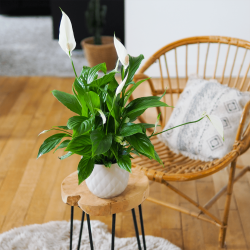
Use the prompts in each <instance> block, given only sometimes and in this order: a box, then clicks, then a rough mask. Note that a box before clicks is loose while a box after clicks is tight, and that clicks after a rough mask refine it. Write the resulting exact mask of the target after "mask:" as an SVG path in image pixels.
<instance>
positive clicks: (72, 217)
mask: <svg viewBox="0 0 250 250" xmlns="http://www.w3.org/2000/svg"><path fill="white" fill-rule="evenodd" d="M73 219H74V206H71V218H70V242H69V249H70V250H72V237H73Z"/></svg>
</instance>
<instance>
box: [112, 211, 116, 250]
mask: <svg viewBox="0 0 250 250" xmlns="http://www.w3.org/2000/svg"><path fill="white" fill-rule="evenodd" d="M115 219H116V214H113V215H112V239H111V250H114V249H115Z"/></svg>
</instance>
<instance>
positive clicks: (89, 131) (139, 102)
mask: <svg viewBox="0 0 250 250" xmlns="http://www.w3.org/2000/svg"><path fill="white" fill-rule="evenodd" d="M62 13H63V16H62V21H61V25H60V36H59V44H60V46H61V47H62V49H63V50H64V51H65V52H66V53H67V54H68V55H69V57H70V59H71V51H72V50H73V49H74V48H75V43H74V34H73V30H72V26H71V22H70V20H69V18H68V17H67V15H66V14H65V13H64V12H62ZM114 45H115V48H116V51H117V54H118V57H119V60H120V62H121V63H122V68H121V78H122V81H121V83H120V84H118V82H117V80H116V78H115V74H116V73H118V71H117V68H116V69H114V70H112V71H111V72H109V73H107V68H106V65H105V63H101V64H98V65H96V66H94V67H92V68H90V67H86V66H84V67H83V69H82V71H81V74H80V75H79V76H77V74H76V72H75V68H74V64H73V61H72V60H71V62H72V66H73V69H74V72H75V80H74V83H73V85H72V92H73V93H72V94H69V93H65V92H61V91H58V90H53V91H52V93H53V95H54V96H55V97H56V98H57V99H58V101H59V102H61V103H62V104H63V105H64V106H66V107H67V108H68V109H70V110H71V111H73V112H74V113H75V115H74V116H72V117H70V118H69V120H68V122H67V125H66V126H56V127H53V128H52V129H50V130H57V131H59V133H57V134H54V135H52V136H50V137H48V138H47V139H46V140H45V141H44V143H43V144H42V145H41V147H40V149H39V152H38V157H40V156H42V155H43V154H45V153H48V152H50V151H51V150H53V149H55V148H56V150H57V149H60V148H64V149H65V151H66V152H67V153H65V154H64V155H63V156H61V157H60V159H61V160H63V159H65V158H67V157H69V156H71V155H73V154H78V155H81V156H82V158H81V160H80V162H79V164H78V168H77V170H78V180H79V184H81V183H82V182H83V181H84V180H87V181H86V183H87V186H88V187H89V189H90V191H92V192H93V193H94V194H96V195H97V196H99V197H101V198H109V197H113V196H116V195H118V194H119V193H121V192H122V191H123V190H124V189H125V188H126V185H127V182H128V177H129V172H131V158H132V156H131V154H132V153H134V154H139V155H144V156H146V157H148V158H150V159H154V160H156V161H158V162H159V163H161V164H162V161H161V159H160V158H159V156H158V154H157V153H156V151H155V149H154V146H153V144H152V143H151V141H150V137H152V136H155V135H157V134H159V133H155V130H154V132H153V133H152V134H151V135H150V136H148V135H147V134H146V129H147V128H151V127H155V128H156V126H157V123H158V120H159V117H158V119H157V121H156V123H155V124H145V123H134V121H135V120H136V119H137V117H138V116H140V115H141V114H143V113H144V112H145V111H146V110H147V109H148V108H151V107H169V106H168V105H167V104H166V103H164V102H162V101H161V98H162V96H160V97H158V96H148V97H141V98H137V99H134V100H133V101H131V102H130V103H128V99H129V97H130V96H131V94H132V93H133V91H134V90H135V89H136V88H137V87H138V86H140V84H142V83H143V82H144V81H145V80H147V79H145V80H141V81H139V82H137V83H134V82H133V77H134V74H135V72H136V70H137V69H138V67H139V65H140V63H141V61H142V60H143V58H144V57H143V55H139V56H138V57H132V56H130V55H128V53H127V51H126V49H125V47H124V46H123V45H122V44H121V43H120V42H119V41H118V40H117V39H116V38H115V37H114ZM98 71H102V72H103V74H104V76H102V77H100V78H98ZM129 86H130V88H128V87H129ZM131 86H132V87H131ZM206 116H207V115H206V114H203V115H202V116H201V118H200V119H198V120H197V121H192V122H189V123H193V122H198V121H200V120H202V119H203V118H204V117H206ZM209 118H210V119H211V121H212V123H214V124H215V126H216V127H217V129H219V131H220V132H221V133H222V136H223V130H222V124H221V122H220V119H219V118H216V117H212V118H211V117H209ZM187 124H188V123H187ZM182 125H184V124H182ZM182 125H179V126H182ZM177 127H178V126H177ZM171 129H173V128H171ZM50 130H45V131H43V132H42V133H45V132H48V131H50ZM168 130H169V129H168ZM162 132H164V131H162ZM162 132H160V133H162ZM42 133H41V134H42ZM117 173H118V177H117V175H116V174H117ZM109 174H111V177H108V175H109ZM95 175H99V177H98V178H100V181H104V182H105V180H107V182H108V183H109V181H113V180H114V179H115V178H117V181H118V182H124V185H123V186H122V187H119V188H117V189H115V188H112V187H111V188H110V189H109V190H108V191H107V192H106V193H105V194H103V188H101V192H102V194H100V193H98V191H96V190H95V188H96V186H97V185H96V184H94V183H98V182H96V181H95V182H94V181H92V178H95ZM96 178H97V177H96ZM104 186H105V185H104ZM106 186H110V185H106Z"/></svg>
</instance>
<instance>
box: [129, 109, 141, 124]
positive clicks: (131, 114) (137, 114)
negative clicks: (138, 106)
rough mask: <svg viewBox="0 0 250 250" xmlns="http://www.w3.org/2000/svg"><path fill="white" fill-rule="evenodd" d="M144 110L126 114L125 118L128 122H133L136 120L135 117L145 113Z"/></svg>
mask: <svg viewBox="0 0 250 250" xmlns="http://www.w3.org/2000/svg"><path fill="white" fill-rule="evenodd" d="M145 110H146V109H142V110H139V111H136V112H134V113H130V114H127V115H126V117H128V118H129V120H130V122H133V121H135V120H136V119H137V117H139V116H140V115H142V114H143V113H144V112H145Z"/></svg>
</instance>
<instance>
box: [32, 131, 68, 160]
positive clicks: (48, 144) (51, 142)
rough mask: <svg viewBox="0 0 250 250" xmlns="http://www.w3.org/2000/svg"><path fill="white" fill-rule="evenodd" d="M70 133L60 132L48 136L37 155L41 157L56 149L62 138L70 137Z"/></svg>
mask: <svg viewBox="0 0 250 250" xmlns="http://www.w3.org/2000/svg"><path fill="white" fill-rule="evenodd" d="M69 136H70V135H68V134H65V133H59V134H55V135H52V136H50V137H48V138H47V139H46V140H45V141H44V142H43V144H42V145H41V147H40V148H39V152H38V155H37V158H39V157H40V156H42V155H44V154H46V153H48V152H50V151H51V150H52V149H54V148H55V147H56V145H57V144H59V143H60V141H61V140H62V138H64V137H69Z"/></svg>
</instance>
